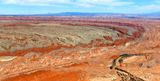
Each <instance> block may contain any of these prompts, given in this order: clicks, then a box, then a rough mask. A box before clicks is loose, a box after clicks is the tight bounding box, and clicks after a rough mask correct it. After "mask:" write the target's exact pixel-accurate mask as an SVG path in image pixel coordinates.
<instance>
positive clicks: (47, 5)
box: [0, 0, 160, 14]
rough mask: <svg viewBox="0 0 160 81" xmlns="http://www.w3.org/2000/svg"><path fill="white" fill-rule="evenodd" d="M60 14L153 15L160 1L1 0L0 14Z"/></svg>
mask: <svg viewBox="0 0 160 81" xmlns="http://www.w3.org/2000/svg"><path fill="white" fill-rule="evenodd" d="M60 12H88V13H102V12H103V13H104V12H105V13H132V14H137V13H152V12H160V0H0V14H44V13H60Z"/></svg>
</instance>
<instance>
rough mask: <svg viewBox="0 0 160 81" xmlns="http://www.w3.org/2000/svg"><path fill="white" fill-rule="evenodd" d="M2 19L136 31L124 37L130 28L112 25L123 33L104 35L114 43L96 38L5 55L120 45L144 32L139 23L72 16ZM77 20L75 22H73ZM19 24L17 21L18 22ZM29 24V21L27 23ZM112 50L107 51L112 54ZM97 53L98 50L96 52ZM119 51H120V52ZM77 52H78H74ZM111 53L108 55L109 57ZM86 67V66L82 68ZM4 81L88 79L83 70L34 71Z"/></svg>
mask: <svg viewBox="0 0 160 81" xmlns="http://www.w3.org/2000/svg"><path fill="white" fill-rule="evenodd" d="M0 20H26V21H30V22H29V23H35V24H38V23H46V22H47V23H55V22H58V23H59V24H63V25H71V26H96V27H109V26H108V24H113V25H118V26H128V27H131V28H134V29H135V30H136V31H135V32H133V34H132V35H131V36H129V37H126V38H125V37H123V35H125V34H127V32H128V30H127V29H123V28H116V27H110V29H113V30H115V31H118V32H120V33H121V34H120V35H119V37H121V38H119V39H117V40H115V41H113V39H112V37H109V36H104V38H105V39H106V40H109V41H113V43H110V44H103V43H102V42H101V41H102V40H101V39H98V38H97V39H95V40H92V41H91V42H90V43H89V44H80V45H77V46H70V47H69V46H64V45H59V44H56V45H55V44H53V45H50V46H48V47H43V48H30V49H26V50H17V51H15V52H2V53H0V56H4V55H10V56H12V55H13V56H14V55H17V56H23V55H25V54H27V53H29V52H40V53H43V54H47V53H49V52H51V51H53V50H57V49H60V48H72V47H73V49H74V47H83V48H84V47H85V48H92V47H93V46H95V47H101V46H102V47H104V46H113V45H115V46H118V45H122V44H125V43H126V42H128V41H132V40H135V39H136V38H139V37H140V36H141V35H142V33H143V32H144V29H143V27H141V26H139V25H138V24H130V23H123V22H118V21H117V22H109V21H103V20H87V19H86V20H84V19H74V18H73V19H72V18H68V19H67V18H63V17H62V18H58V17H47V18H44V17H43V18H41V17H33V18H32V17H17V18H16V17H0ZM73 22H75V23H73ZM16 24H17V23H16ZM27 24H28V23H27ZM18 25H26V23H21V24H19V23H18ZM4 26H6V27H10V26H17V25H15V24H8V25H4ZM113 51H114V53H117V51H115V50H111V51H110V52H112V53H111V54H114V53H113ZM110 52H107V53H109V54H110ZM94 53H97V52H94ZM118 53H119V52H118ZM74 54H76V53H74ZM108 56H109V55H107V58H109V57H108ZM115 57H116V55H115V56H113V57H112V58H115ZM85 65H88V63H87V62H83V63H79V64H73V65H70V66H67V67H65V68H74V67H81V68H82V67H85ZM82 69H84V68H82ZM4 81H88V80H86V73H85V72H83V71H81V70H80V71H64V72H63V71H37V72H33V73H30V74H21V75H19V76H15V77H11V78H8V79H5V80H4Z"/></svg>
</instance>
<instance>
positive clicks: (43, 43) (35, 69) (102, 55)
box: [0, 17, 160, 81]
mask: <svg viewBox="0 0 160 81" xmlns="http://www.w3.org/2000/svg"><path fill="white" fill-rule="evenodd" d="M158 22H159V21H149V20H146V21H144V20H129V19H119V18H111V19H110V18H103V19H101V17H100V18H98V17H97V18H94V17H93V18H90V17H88V18H83V17H82V18H81V17H0V61H1V62H0V64H1V66H0V68H1V70H0V76H1V77H0V79H1V80H5V81H20V80H27V81H46V80H47V81H49V80H51V81H53V80H54V81H66V80H68V81H79V80H80V81H103V80H107V81H112V80H116V79H118V78H117V77H118V76H116V74H115V73H114V71H112V70H109V68H108V67H109V66H110V64H111V60H113V58H111V57H113V56H117V55H119V54H121V53H136V54H139V53H151V54H153V55H151V56H152V57H151V59H150V60H149V61H148V60H147V61H146V60H145V59H144V58H139V59H137V58H134V59H129V61H128V62H129V64H128V66H127V68H124V69H127V70H128V71H130V72H134V71H135V72H136V73H135V74H136V75H140V77H142V78H144V76H147V74H146V75H142V74H141V73H139V72H141V71H144V70H146V71H149V72H150V70H151V68H147V67H155V65H156V64H157V63H158V62H159V60H158V59H157V54H156V53H159V51H158V47H159V44H160V43H159V42H158V40H159V39H158V38H159V34H157V32H159V27H158V26H159V24H158ZM154 25H155V26H154ZM153 26H154V27H153ZM151 27H153V28H151ZM157 29H158V30H157ZM153 35H154V37H153ZM153 41H154V42H153ZM151 48H154V49H151ZM135 59H137V60H135ZM140 59H141V60H140ZM153 60H155V61H153ZM130 63H133V64H130ZM133 66H134V67H133ZM140 67H141V68H142V69H141V70H140V71H139V70H137V69H138V68H140ZM128 68H131V69H128ZM146 68H147V69H146ZM132 69H133V70H132ZM103 76H105V77H103ZM157 76H158V75H157ZM107 77H108V78H107ZM151 78H153V77H151ZM145 79H146V78H145ZM147 79H150V78H147Z"/></svg>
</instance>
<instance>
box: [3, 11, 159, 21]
mask: <svg viewBox="0 0 160 81" xmlns="http://www.w3.org/2000/svg"><path fill="white" fill-rule="evenodd" d="M0 16H111V17H122V18H132V19H133V18H157V19H159V18H160V12H155V13H145V14H123V13H88V12H62V13H47V14H11V15H10V14H8V15H7V14H2V15H0Z"/></svg>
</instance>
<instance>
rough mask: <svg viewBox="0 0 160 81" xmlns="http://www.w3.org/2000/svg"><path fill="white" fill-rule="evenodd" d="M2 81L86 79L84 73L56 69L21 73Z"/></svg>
mask: <svg viewBox="0 0 160 81" xmlns="http://www.w3.org/2000/svg"><path fill="white" fill-rule="evenodd" d="M3 81H87V80H86V79H85V73H84V72H80V71H75V72H62V71H61V72H56V71H37V72H34V73H31V74H29V75H27V74H22V75H19V76H16V77H12V78H8V79H6V80H3Z"/></svg>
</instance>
